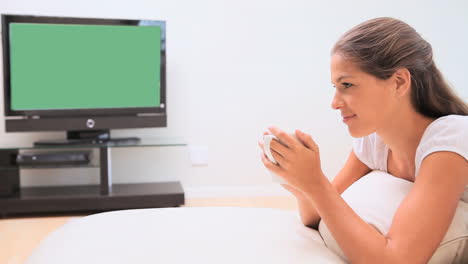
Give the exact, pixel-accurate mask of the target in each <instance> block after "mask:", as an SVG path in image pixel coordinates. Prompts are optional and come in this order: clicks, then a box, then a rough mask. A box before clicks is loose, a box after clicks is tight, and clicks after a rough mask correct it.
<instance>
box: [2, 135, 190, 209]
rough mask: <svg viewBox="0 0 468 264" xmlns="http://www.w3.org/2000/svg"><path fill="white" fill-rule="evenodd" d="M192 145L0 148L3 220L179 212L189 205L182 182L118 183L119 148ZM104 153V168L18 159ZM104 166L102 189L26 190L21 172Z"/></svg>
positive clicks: (174, 141) (169, 141)
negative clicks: (115, 157)
mask: <svg viewBox="0 0 468 264" xmlns="http://www.w3.org/2000/svg"><path fill="white" fill-rule="evenodd" d="M158 146H186V143H185V142H184V141H183V140H182V139H180V138H153V139H143V140H141V141H140V142H138V143H132V142H127V143H122V144H115V143H101V144H89V145H76V144H74V145H50V146H42V145H41V146H21V147H0V216H2V217H5V216H9V215H18V214H41V213H64V212H90V211H92V212H99V211H110V210H119V209H133V208H154V207H177V206H180V205H183V204H184V202H185V197H184V191H183V188H182V185H181V184H180V182H178V181H173V182H154V183H131V184H112V174H111V151H112V149H113V148H134V147H158ZM64 149H99V163H98V165H92V164H90V165H60V164H58V165H52V166H51V165H48V166H35V167H31V166H20V165H18V163H17V162H16V158H17V156H18V154H19V153H20V152H23V151H33V152H35V151H37V152H41V151H57V150H60V151H63V150H64ZM51 167H52V168H75V167H85V168H86V167H98V168H99V169H100V184H99V185H77V186H41V187H22V186H21V183H20V170H21V169H28V168H51Z"/></svg>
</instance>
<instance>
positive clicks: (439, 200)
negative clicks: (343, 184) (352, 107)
mask: <svg viewBox="0 0 468 264" xmlns="http://www.w3.org/2000/svg"><path fill="white" fill-rule="evenodd" d="M467 175H468V162H467V161H466V160H465V159H464V158H463V157H462V156H460V155H458V154H455V153H453V152H436V153H432V154H431V155H429V156H428V157H426V158H425V159H424V161H423V163H422V165H421V170H420V173H419V175H418V176H417V177H416V181H415V183H414V185H413V188H412V189H411V191H410V193H409V194H408V196H407V197H406V198H405V199H404V200H403V202H402V203H401V205H400V207H399V208H398V210H397V212H396V214H395V216H394V218H393V222H392V225H391V227H390V230H389V232H388V234H386V235H381V234H380V233H379V232H377V230H376V229H374V228H373V227H371V226H370V225H369V224H367V223H366V222H364V221H363V220H362V219H361V218H360V217H359V216H358V215H357V214H356V213H355V212H354V211H353V210H352V209H351V208H350V207H349V206H348V205H347V204H346V202H345V201H344V200H343V199H342V198H341V196H340V195H339V193H338V192H337V191H336V190H335V188H334V187H333V186H332V185H331V184H330V183H329V182H328V183H327V181H326V179H322V183H323V184H317V185H315V186H310V187H309V188H307V189H306V190H305V193H306V195H307V197H308V198H309V200H310V201H311V203H313V204H314V205H315V208H316V210H317V212H318V213H319V215H320V216H321V217H322V220H323V221H325V223H326V224H327V227H328V228H329V230H330V232H331V233H332V235H333V237H334V238H335V239H336V241H337V242H338V244H339V245H340V247H341V249H342V250H343V252H344V253H345V254H346V256H347V257H348V259H349V260H350V261H351V262H352V263H426V262H427V261H428V260H429V259H430V258H431V256H432V255H433V254H434V252H435V250H436V249H437V247H438V245H439V244H440V242H441V241H442V239H443V237H444V235H445V233H446V232H447V230H448V227H449V225H450V223H451V221H452V218H453V216H454V214H455V210H456V207H457V204H458V201H459V199H460V197H461V195H462V193H463V191H464V188H465V185H467V184H468V176H467ZM415 245H417V246H415Z"/></svg>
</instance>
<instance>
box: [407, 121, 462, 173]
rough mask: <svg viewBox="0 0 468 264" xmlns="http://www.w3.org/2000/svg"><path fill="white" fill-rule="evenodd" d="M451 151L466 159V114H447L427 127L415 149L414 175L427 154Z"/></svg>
mask: <svg viewBox="0 0 468 264" xmlns="http://www.w3.org/2000/svg"><path fill="white" fill-rule="evenodd" d="M437 151H451V152H454V153H457V154H458V155H460V156H462V157H463V158H465V160H468V116H447V117H446V118H444V119H442V120H440V121H439V120H438V122H437V123H435V124H434V125H433V126H430V127H428V130H427V131H426V132H425V133H424V135H423V138H422V139H421V142H420V144H419V147H418V149H417V151H416V160H415V162H416V176H417V175H418V173H419V169H420V168H421V163H422V161H423V160H424V158H425V157H427V156H428V155H429V154H431V153H434V152H437Z"/></svg>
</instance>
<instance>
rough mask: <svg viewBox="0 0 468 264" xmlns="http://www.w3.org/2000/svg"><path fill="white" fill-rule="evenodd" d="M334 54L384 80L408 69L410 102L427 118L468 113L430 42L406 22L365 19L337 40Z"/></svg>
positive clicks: (391, 19)
mask: <svg viewBox="0 0 468 264" xmlns="http://www.w3.org/2000/svg"><path fill="white" fill-rule="evenodd" d="M335 53H337V54H340V55H342V56H344V57H345V58H347V59H350V60H351V61H353V62H354V63H356V64H357V65H358V66H359V67H360V68H361V70H363V71H364V72H366V73H369V74H371V75H373V76H375V77H377V78H379V79H382V80H386V79H388V78H390V77H391V76H392V75H393V73H395V71H396V70H398V69H401V68H406V69H408V71H409V72H410V74H411V103H412V105H413V107H414V108H415V110H416V111H417V112H419V113H420V114H422V115H424V116H426V117H431V118H439V117H441V116H446V115H450V114H457V115H468V105H467V104H466V103H465V102H464V101H463V100H462V99H461V98H460V97H458V96H457V95H456V94H455V92H454V91H453V90H452V89H451V88H450V86H449V84H448V83H447V82H446V81H445V80H444V78H443V76H442V73H441V72H440V71H439V69H438V68H437V67H436V65H435V64H434V60H433V58H432V47H431V45H430V44H429V43H428V42H427V41H426V40H424V39H423V38H422V37H421V36H420V35H419V33H418V32H416V30H414V29H413V28H412V27H411V26H409V25H408V24H406V23H404V22H403V21H400V20H398V19H394V18H389V17H382V18H375V19H371V20H368V21H365V22H363V23H361V24H359V25H357V26H355V27H354V28H352V29H351V30H349V31H348V32H346V33H345V34H344V35H343V36H342V37H341V38H340V39H339V40H338V41H337V42H336V44H335V46H334V47H333V49H332V54H335Z"/></svg>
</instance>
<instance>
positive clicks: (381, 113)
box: [331, 54, 394, 137]
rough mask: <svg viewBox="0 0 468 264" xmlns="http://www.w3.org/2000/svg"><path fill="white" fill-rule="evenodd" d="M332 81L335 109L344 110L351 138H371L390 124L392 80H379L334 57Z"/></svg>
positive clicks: (343, 115)
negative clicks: (387, 123) (368, 136)
mask: <svg viewBox="0 0 468 264" xmlns="http://www.w3.org/2000/svg"><path fill="white" fill-rule="evenodd" d="M331 78H332V79H331V81H332V84H333V85H334V86H335V89H336V91H335V96H334V97H333V101H332V104H331V106H332V108H333V109H336V110H340V112H341V116H342V117H343V122H345V123H346V125H347V126H348V130H349V133H350V134H351V136H353V137H363V136H367V135H369V134H371V133H374V132H375V131H376V130H377V129H378V128H380V127H382V126H383V125H384V124H385V122H387V121H390V118H392V112H393V111H392V109H394V106H393V105H394V104H393V101H392V98H393V97H392V94H391V89H390V88H391V87H392V85H393V83H392V80H391V79H392V78H389V79H388V80H381V79H378V78H376V77H374V76H373V75H370V74H368V73H365V72H363V71H362V70H360V69H359V67H357V66H356V65H355V64H354V63H353V62H351V61H350V60H346V59H345V58H343V57H342V56H341V55H339V54H334V55H333V56H332V60H331Z"/></svg>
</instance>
